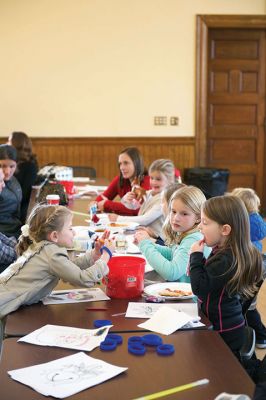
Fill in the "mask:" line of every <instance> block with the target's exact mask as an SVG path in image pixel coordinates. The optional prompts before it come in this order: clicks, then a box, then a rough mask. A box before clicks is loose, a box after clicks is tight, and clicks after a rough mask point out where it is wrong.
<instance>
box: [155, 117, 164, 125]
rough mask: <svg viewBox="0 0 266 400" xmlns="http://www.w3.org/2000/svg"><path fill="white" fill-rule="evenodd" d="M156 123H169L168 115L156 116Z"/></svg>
mask: <svg viewBox="0 0 266 400" xmlns="http://www.w3.org/2000/svg"><path fill="white" fill-rule="evenodd" d="M154 125H167V117H165V116H155V117H154Z"/></svg>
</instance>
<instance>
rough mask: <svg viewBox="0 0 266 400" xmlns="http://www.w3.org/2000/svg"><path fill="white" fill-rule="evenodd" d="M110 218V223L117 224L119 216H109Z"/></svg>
mask: <svg viewBox="0 0 266 400" xmlns="http://www.w3.org/2000/svg"><path fill="white" fill-rule="evenodd" d="M108 218H109V221H110V222H116V221H117V218H118V215H117V214H108Z"/></svg>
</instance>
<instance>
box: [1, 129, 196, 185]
mask: <svg viewBox="0 0 266 400" xmlns="http://www.w3.org/2000/svg"><path fill="white" fill-rule="evenodd" d="M31 139H32V143H33V150H34V152H35V153H36V155H37V158H38V162H39V165H40V166H43V165H46V164H48V163H56V164H58V165H68V166H92V167H94V168H95V169H96V172H97V176H98V177H105V178H107V179H108V180H110V179H112V178H113V177H114V176H115V175H117V173H118V167H117V157H118V155H119V153H120V152H121V150H123V149H124V148H126V147H129V146H136V147H138V148H139V150H140V151H141V153H142V155H143V158H144V161H145V165H146V167H148V166H149V165H150V164H151V162H152V161H154V160H156V159H158V158H169V159H171V160H172V161H173V162H174V163H175V165H176V167H177V168H178V169H180V170H181V172H183V170H184V168H191V167H194V166H196V164H195V138H194V137H178V138H177V137H173V138H171V137H139V138H138V137H70V138H69V137H67V138H62V137H53V138H51V137H32V138H31ZM0 142H2V143H5V142H6V139H4V138H3V140H2V139H0Z"/></svg>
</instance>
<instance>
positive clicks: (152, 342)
mask: <svg viewBox="0 0 266 400" xmlns="http://www.w3.org/2000/svg"><path fill="white" fill-rule="evenodd" d="M142 339H143V343H144V344H146V346H159V345H160V344H162V343H163V339H162V338H161V337H160V336H158V335H154V334H149V335H144V336H142Z"/></svg>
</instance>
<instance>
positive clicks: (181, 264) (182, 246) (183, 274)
mask: <svg viewBox="0 0 266 400" xmlns="http://www.w3.org/2000/svg"><path fill="white" fill-rule="evenodd" d="M205 200H206V198H205V196H204V194H203V193H202V191H201V190H200V189H199V188H197V187H195V186H184V187H181V188H180V189H178V190H176V191H175V192H174V193H173V195H172V197H171V199H170V203H169V210H170V211H169V215H168V216H167V219H166V221H165V225H164V234H165V238H166V240H165V243H166V246H160V245H158V244H155V243H154V242H153V241H152V240H151V238H150V237H149V235H148V233H147V232H145V231H144V230H138V231H137V232H136V234H135V241H136V243H138V245H139V248H140V251H141V252H142V253H143V255H144V256H145V257H146V259H147V261H148V263H149V264H150V265H151V266H152V267H153V269H154V270H155V271H156V272H157V273H158V274H159V275H161V276H162V277H163V279H165V280H167V281H180V282H190V278H189V276H188V275H187V267H188V262H189V254H190V248H191V245H192V244H193V243H194V242H196V241H198V240H201V239H202V238H203V236H202V234H201V233H200V231H199V230H198V224H199V223H200V210H201V206H202V204H203V203H204V201H205ZM210 251H211V249H209V248H206V249H205V254H206V256H207V255H208V254H209V253H210Z"/></svg>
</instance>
